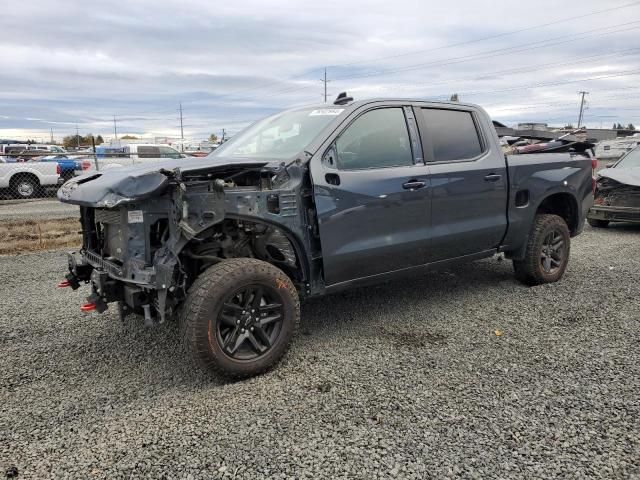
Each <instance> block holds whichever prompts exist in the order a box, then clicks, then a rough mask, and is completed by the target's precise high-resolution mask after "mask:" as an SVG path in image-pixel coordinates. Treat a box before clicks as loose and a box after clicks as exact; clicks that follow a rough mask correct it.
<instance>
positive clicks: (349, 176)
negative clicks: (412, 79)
mask: <svg viewBox="0 0 640 480" xmlns="http://www.w3.org/2000/svg"><path fill="white" fill-rule="evenodd" d="M347 123H348V124H347V125H346V127H343V128H341V129H339V132H338V133H337V134H335V135H334V138H332V139H330V140H329V141H328V142H327V143H329V145H328V146H327V144H325V146H324V147H323V149H321V150H320V153H319V155H321V158H320V157H317V158H316V157H314V158H313V159H312V161H311V175H312V180H313V184H314V198H315V203H316V209H317V216H318V218H317V219H318V226H319V230H320V242H321V245H322V260H323V267H324V278H325V282H326V283H327V285H335V284H339V283H342V282H348V281H351V280H357V279H361V278H365V277H371V276H375V275H379V274H383V273H386V272H391V271H394V270H401V269H403V268H407V267H411V266H415V265H420V264H424V263H426V262H427V258H428V252H429V244H430V239H429V179H428V177H427V173H428V170H427V167H426V166H425V165H424V162H423V159H422V150H421V148H420V143H419V139H418V136H417V129H416V125H415V119H414V118H413V111H412V109H411V108H410V107H403V106H402V105H388V106H376V107H374V108H369V109H366V110H364V111H363V110H360V111H357V112H356V113H355V114H353V116H352V117H351V118H350V119H349V120H347Z"/></svg>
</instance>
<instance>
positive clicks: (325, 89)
mask: <svg viewBox="0 0 640 480" xmlns="http://www.w3.org/2000/svg"><path fill="white" fill-rule="evenodd" d="M320 81H321V82H322V83H324V103H327V83H329V82H330V81H331V80H327V68H326V67H325V69H324V78H321V79H320Z"/></svg>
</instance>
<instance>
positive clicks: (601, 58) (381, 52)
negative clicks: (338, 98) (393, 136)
mask: <svg viewBox="0 0 640 480" xmlns="http://www.w3.org/2000/svg"><path fill="white" fill-rule="evenodd" d="M619 5H624V4H623V3H620V4H619ZM615 6H616V5H611V4H609V3H606V4H604V3H602V2H601V1H598V0H588V1H585V2H582V3H581V4H580V9H579V10H576V9H575V8H574V6H572V5H570V4H558V3H557V2H551V1H543V2H542V3H538V4H536V5H535V6H529V7H528V8H527V9H526V12H523V11H521V10H520V9H519V8H517V7H514V4H513V2H507V1H506V0H499V1H496V2H491V3H485V2H472V1H471V0H461V1H460V2H455V4H453V3H444V2H441V3H436V4H434V3H433V2H422V1H419V0H397V1H395V2H388V1H380V0H374V1H354V0H351V1H349V0H347V1H337V0H327V1H324V2H313V3H311V2H309V3H305V4H300V2H294V1H293V0H270V1H269V2H264V1H258V0H244V1H243V0H241V1H238V2H224V3H220V2H210V1H205V0H186V1H185V0H182V1H177V0H164V1H163V0H155V1H153V2H152V1H148V0H142V1H141V0H138V1H135V2H122V1H115V0H106V1H104V2H100V4H99V5H96V4H91V3H90V2H83V1H80V0H66V1H61V2H51V1H49V0H30V1H29V2H20V3H14V4H12V8H11V9H6V10H5V11H4V12H3V29H2V31H1V32H0V58H2V59H3V68H2V70H1V71H0V137H2V136H8V134H12V135H13V136H35V135H41V136H48V135H49V131H50V129H51V128H53V129H54V134H55V135H56V136H62V135H65V134H69V133H72V131H73V130H75V125H76V124H78V127H79V129H80V131H81V132H83V133H88V132H93V133H101V134H103V135H109V134H110V132H111V131H112V128H113V116H114V115H115V116H116V119H117V122H118V130H119V131H120V132H122V133H136V134H148V135H153V134H160V133H162V134H173V135H177V134H178V133H179V128H178V125H179V122H178V119H177V116H178V113H177V109H178V104H179V102H182V104H183V109H184V114H185V124H186V125H187V127H186V128H185V131H186V134H187V136H189V137H192V138H202V137H206V136H208V134H209V133H211V132H213V131H216V132H219V131H220V130H221V129H222V128H226V129H227V130H229V131H236V130H237V129H239V128H241V127H242V126H243V125H244V124H246V123H248V122H250V121H251V120H254V119H256V118H259V117H261V116H264V115H268V114H270V113H272V112H275V111H277V110H279V109H281V108H285V107H287V106H290V105H300V104H309V103H316V102H321V101H322V97H321V94H322V89H323V86H322V83H321V82H320V80H319V79H320V78H321V76H322V74H323V69H324V68H325V67H328V75H329V79H330V80H331V82H330V83H329V92H330V94H331V97H334V96H335V95H336V94H337V93H339V92H340V91H344V90H348V91H349V92H351V93H352V94H354V95H355V96H356V97H357V98H365V97H371V96H375V97H381V96H387V97H388V96H402V97H416V98H431V99H437V98H447V97H448V96H449V95H450V94H451V93H454V92H458V93H459V94H460V95H461V98H462V100H465V101H472V102H475V103H480V104H481V105H485V106H486V107H487V110H488V111H489V112H490V114H491V115H493V116H494V117H495V118H496V119H499V120H501V121H504V122H507V123H516V122H518V121H528V120H531V121H546V120H549V119H556V120H554V122H555V123H563V122H569V121H575V120H574V117H577V108H578V96H577V93H576V92H577V91H578V90H587V91H589V92H590V95H589V96H588V100H589V110H587V113H586V120H587V123H588V124H591V125H599V124H600V122H601V121H602V119H603V118H607V120H606V123H607V124H609V123H612V122H613V121H620V122H621V123H628V122H629V121H635V122H636V123H637V116H638V115H640V105H639V104H638V102H637V100H636V99H637V98H638V91H637V90H634V87H635V85H637V78H638V76H637V74H628V75H625V76H618V77H614V76H611V77H610V78H600V79H594V78H593V77H603V76H606V75H608V74H611V75H613V74H616V73H619V72H633V71H634V70H640V61H639V56H640V48H637V49H635V51H634V50H633V48H634V46H635V45H636V42H635V39H636V37H637V34H638V30H639V29H640V21H634V20H633V19H634V18H638V17H637V14H638V13H639V12H640V5H635V6H631V7H626V8H619V9H615V10H611V11H609V12H604V13H600V14H597V15H591V16H583V17H582V18H580V19H578V20H574V21H567V22H558V20H560V19H563V18H568V17H576V16H581V15H585V14H587V13H589V12H595V11H600V10H605V9H610V8H613V7H615ZM546 24H548V25H547V26H542V25H546ZM536 25H538V27H536V28H530V29H527V28H528V27H533V26H536ZM514 30H523V31H520V32H519V33H514V34H505V33H507V32H512V31H514ZM451 45H454V46H451ZM536 85H541V86H536ZM634 102H635V103H634ZM633 107H636V108H637V109H638V110H637V111H634V110H633V109H632V108H633ZM623 108H624V109H623ZM634 116H635V117H634Z"/></svg>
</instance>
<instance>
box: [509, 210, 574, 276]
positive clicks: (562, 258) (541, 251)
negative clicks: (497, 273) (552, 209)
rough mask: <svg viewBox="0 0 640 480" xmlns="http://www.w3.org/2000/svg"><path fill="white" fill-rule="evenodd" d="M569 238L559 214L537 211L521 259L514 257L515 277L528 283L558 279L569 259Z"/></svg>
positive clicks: (567, 229)
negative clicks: (540, 213) (539, 212)
mask: <svg viewBox="0 0 640 480" xmlns="http://www.w3.org/2000/svg"><path fill="white" fill-rule="evenodd" d="M570 242H571V238H570V235H569V228H568V227H567V223H566V222H565V221H564V219H562V218H561V217H559V216H558V215H548V214H545V215H537V216H536V217H535V220H534V224H533V229H532V230H531V233H530V234H529V240H528V242H527V249H526V253H525V256H524V259H523V260H514V261H513V268H514V271H515V274H516V278H517V279H518V280H519V281H521V282H522V283H525V284H527V285H540V284H543V283H551V282H557V281H558V280H560V278H562V275H563V274H564V271H565V270H566V268H567V264H568V263H569V251H570V246H571V243H570Z"/></svg>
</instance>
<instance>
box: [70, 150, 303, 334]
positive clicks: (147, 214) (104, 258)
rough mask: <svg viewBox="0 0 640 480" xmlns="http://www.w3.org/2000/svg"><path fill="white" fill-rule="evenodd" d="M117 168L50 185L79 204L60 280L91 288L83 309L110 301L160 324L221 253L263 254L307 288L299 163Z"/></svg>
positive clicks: (104, 305) (100, 306)
mask: <svg viewBox="0 0 640 480" xmlns="http://www.w3.org/2000/svg"><path fill="white" fill-rule="evenodd" d="M198 162H200V163H199V164H194V165H182V166H179V167H177V168H164V167H161V168H158V167H156V168H149V167H146V168H145V169H143V170H140V169H118V171H117V172H116V171H113V172H105V173H103V174H99V173H98V174H94V175H89V176H85V177H78V178H77V179H74V180H72V181H70V182H68V183H66V184H65V185H64V186H63V187H62V188H61V189H60V191H59V192H58V197H59V198H60V200H61V201H63V202H67V203H74V204H78V205H80V212H81V219H80V221H81V224H82V235H83V246H82V249H81V250H80V251H79V252H77V253H70V254H68V262H69V273H68V274H67V275H66V278H65V281H64V282H62V284H61V286H69V287H71V288H73V289H77V288H79V287H80V286H81V284H83V283H87V284H89V285H90V287H91V294H90V295H89V296H88V297H87V304H85V305H84V306H83V307H82V308H83V309H84V310H95V311H98V312H104V311H105V310H106V309H107V308H108V305H109V304H112V303H115V304H117V308H118V312H119V314H120V316H121V317H122V318H124V317H125V316H126V315H128V314H132V313H135V314H139V315H142V316H144V319H145V323H146V324H153V323H154V322H163V321H164V320H165V319H166V318H168V317H169V316H171V315H173V314H174V313H175V312H176V310H177V308H178V306H179V305H180V303H181V302H182V301H183V300H184V299H185V298H186V295H187V290H188V289H189V287H190V285H191V284H192V283H193V281H194V280H195V278H196V277H197V276H198V275H199V274H200V273H201V272H202V271H204V270H205V269H206V268H208V267H209V266H211V265H213V264H216V263H218V262H220V261H222V260H224V259H228V258H236V257H249V258H258V259H261V260H266V261H268V262H269V263H272V264H274V265H276V266H278V267H279V268H281V269H282V270H283V271H285V272H286V273H287V274H288V275H289V276H290V277H291V278H292V279H293V280H294V283H296V284H297V285H299V286H300V289H301V290H303V293H304V290H305V289H306V285H308V284H307V283H306V279H307V259H306V258H304V254H303V253H301V252H302V251H303V249H302V248H299V244H300V243H305V244H307V243H308V242H309V231H310V229H309V228H307V225H308V224H309V221H308V219H307V218H306V215H303V214H301V212H303V213H304V212H305V209H304V208H299V207H300V206H303V205H304V204H305V202H307V201H310V200H309V198H310V197H308V196H306V195H305V191H306V189H305V185H304V178H303V175H302V172H303V169H302V168H301V167H300V166H299V165H298V164H294V165H292V166H291V165H290V166H288V167H286V166H285V164H284V163H279V164H278V163H271V164H270V163H268V162H260V163H256V162H252V163H238V162H235V163H228V164H220V165H215V166H209V167H204V168H203V166H202V160H201V159H200V160H198Z"/></svg>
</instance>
